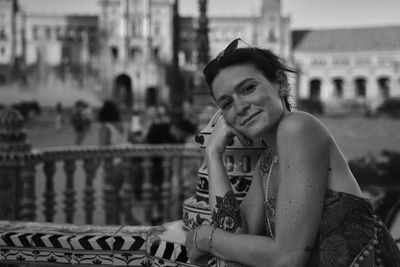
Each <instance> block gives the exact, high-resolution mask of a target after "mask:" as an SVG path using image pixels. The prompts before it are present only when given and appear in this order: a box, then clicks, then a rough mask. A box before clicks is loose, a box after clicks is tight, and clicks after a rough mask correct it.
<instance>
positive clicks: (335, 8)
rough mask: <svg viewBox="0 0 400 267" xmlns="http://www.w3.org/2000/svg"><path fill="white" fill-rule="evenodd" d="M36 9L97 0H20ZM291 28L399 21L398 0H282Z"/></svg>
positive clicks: (216, 8)
mask: <svg viewBox="0 0 400 267" xmlns="http://www.w3.org/2000/svg"><path fill="white" fill-rule="evenodd" d="M20 1H21V2H22V3H23V4H24V5H25V6H27V7H28V9H29V10H32V11H36V12H57V13H63V12H78V13H87V14H96V13H98V11H99V8H98V1H99V0H20ZM260 1H261V0H208V14H209V15H211V16H231V15H233V16H242V15H244V16H250V15H254V14H257V13H258V10H259V7H260ZM179 5H180V13H181V15H182V16H188V15H192V16H196V15H197V14H198V0H179ZM282 9H283V10H282V13H283V15H285V16H290V19H291V28H292V29H304V28H314V29H318V28H344V27H362V26H380V25H400V12H399V10H400V0H282Z"/></svg>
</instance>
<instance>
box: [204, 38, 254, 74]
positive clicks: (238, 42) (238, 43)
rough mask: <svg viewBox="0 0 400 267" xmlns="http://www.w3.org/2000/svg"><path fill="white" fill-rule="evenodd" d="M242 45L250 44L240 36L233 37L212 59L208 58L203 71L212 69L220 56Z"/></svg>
mask: <svg viewBox="0 0 400 267" xmlns="http://www.w3.org/2000/svg"><path fill="white" fill-rule="evenodd" d="M244 47H251V46H250V45H249V44H248V43H246V42H245V41H243V40H242V39H241V38H236V39H234V40H233V41H231V42H230V43H229V44H228V45H227V46H226V48H225V49H224V50H222V51H221V52H219V53H218V55H217V56H216V57H215V58H214V59H212V60H210V61H209V62H208V63H207V64H206V66H205V67H204V69H203V73H204V74H207V71H209V70H210V69H212V67H213V66H215V65H217V64H218V62H219V61H220V59H221V58H222V57H224V56H227V55H229V54H230V53H232V52H233V51H234V50H236V49H238V48H244Z"/></svg>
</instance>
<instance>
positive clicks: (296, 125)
mask: <svg viewBox="0 0 400 267" xmlns="http://www.w3.org/2000/svg"><path fill="white" fill-rule="evenodd" d="M329 140H331V135H330V133H329V131H328V129H327V128H326V127H325V126H324V125H323V124H322V123H321V122H320V121H319V120H318V119H317V118H316V117H314V116H313V115H311V114H309V113H306V112H301V111H299V112H292V113H290V114H289V115H287V116H286V117H285V118H284V119H282V121H281V122H280V124H279V127H278V143H280V142H283V143H286V144H287V145H289V146H290V145H291V144H296V145H297V146H298V145H299V142H303V143H305V144H312V145H318V143H319V144H321V145H322V144H327V143H328V142H329Z"/></svg>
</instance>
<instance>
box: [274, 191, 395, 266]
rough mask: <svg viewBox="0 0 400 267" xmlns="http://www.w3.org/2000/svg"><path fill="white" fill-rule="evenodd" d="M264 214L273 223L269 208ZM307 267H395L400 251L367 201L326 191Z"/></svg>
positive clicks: (342, 193)
mask: <svg viewBox="0 0 400 267" xmlns="http://www.w3.org/2000/svg"><path fill="white" fill-rule="evenodd" d="M271 204H275V203H270V206H271ZM272 209H275V207H273V208H272ZM266 210H270V211H269V212H268V213H267V214H266V216H268V217H269V220H270V221H272V222H273V221H275V220H274V219H275V218H274V216H275V212H271V207H268V208H266ZM271 215H272V216H271ZM272 225H273V224H272ZM266 227H267V232H268V225H266ZM272 231H274V227H273V229H272ZM306 266H307V267H309V266H310V267H314V266H321V267H336V266H337V267H342V266H343V267H344V266H346V267H347V266H351V267H375V266H379V267H380V266H384V267H397V266H400V251H399V248H398V247H397V245H396V243H395V242H394V240H393V238H392V236H391V235H390V233H389V231H388V229H387V228H386V226H385V225H384V224H383V223H382V221H381V220H380V219H379V217H378V216H377V215H376V214H375V213H374V211H373V210H372V206H371V204H370V202H369V201H368V200H367V199H365V198H360V197H357V196H354V195H351V194H348V193H344V192H337V191H334V190H332V189H327V190H326V193H325V201H324V206H323V212H322V218H321V223H320V229H319V233H318V235H317V239H316V241H315V243H314V247H313V249H312V251H311V255H310V259H309V261H308V264H307V265H306Z"/></svg>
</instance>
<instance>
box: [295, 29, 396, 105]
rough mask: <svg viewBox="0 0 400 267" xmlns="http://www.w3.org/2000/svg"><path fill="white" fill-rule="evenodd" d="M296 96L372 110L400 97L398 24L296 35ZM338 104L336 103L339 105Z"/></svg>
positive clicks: (308, 32)
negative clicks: (352, 104) (360, 106)
mask: <svg viewBox="0 0 400 267" xmlns="http://www.w3.org/2000/svg"><path fill="white" fill-rule="evenodd" d="M292 35H293V46H292V47H293V58H294V61H295V63H296V66H297V68H298V69H299V70H300V72H301V75H300V76H299V80H298V85H297V89H298V92H297V93H298V98H300V99H317V100H321V101H322V102H323V103H326V104H327V105H328V106H329V104H335V103H339V104H340V103H341V102H342V103H346V102H348V103H352V102H353V103H355V104H357V103H358V104H361V105H368V106H370V107H371V108H372V109H375V108H376V107H377V106H378V105H379V104H381V103H382V102H383V101H384V100H385V99H388V98H391V97H396V96H400V46H399V43H400V26H388V27H369V28H349V29H327V30H312V31H294V32H292ZM339 106H340V105H339Z"/></svg>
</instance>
